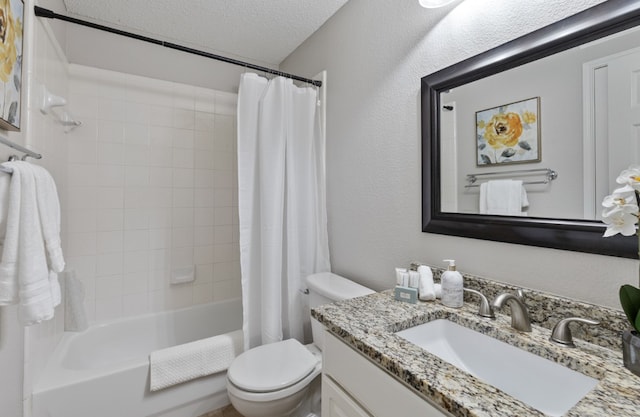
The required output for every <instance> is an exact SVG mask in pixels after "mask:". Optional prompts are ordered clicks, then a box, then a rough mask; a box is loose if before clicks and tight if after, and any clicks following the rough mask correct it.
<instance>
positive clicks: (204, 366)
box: [149, 330, 243, 391]
mask: <svg viewBox="0 0 640 417" xmlns="http://www.w3.org/2000/svg"><path fill="white" fill-rule="evenodd" d="M242 339H243V337H242V330H236V331H233V332H230V333H225V334H222V335H218V336H213V337H209V338H207V339H201V340H196V341H195V342H191V343H185V344H182V345H178V346H172V347H169V348H166V349H162V350H157V351H155V352H151V355H149V367H150V388H149V389H150V390H151V391H158V390H161V389H163V388H167V387H170V386H172V385H176V384H180V383H182V382H187V381H190V380H192V379H196V378H200V377H203V376H206V375H211V374H214V373H216V372H221V371H224V370H226V369H227V368H228V367H229V365H230V364H231V361H233V359H234V358H235V357H236V356H238V355H239V354H240V353H241V352H242V345H243V342H242Z"/></svg>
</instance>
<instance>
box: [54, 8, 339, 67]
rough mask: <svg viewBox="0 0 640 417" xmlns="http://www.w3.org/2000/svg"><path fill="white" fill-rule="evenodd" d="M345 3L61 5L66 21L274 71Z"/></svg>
mask: <svg viewBox="0 0 640 417" xmlns="http://www.w3.org/2000/svg"><path fill="white" fill-rule="evenodd" d="M346 2H347V0H320V1H318V0H271V1H267V0H189V1H175V0H64V4H65V6H66V8H67V12H68V13H69V15H73V16H74V17H79V18H83V17H84V18H87V17H88V18H90V19H93V20H95V21H98V22H100V23H102V24H104V25H107V26H113V27H118V28H120V29H124V30H127V29H129V30H131V31H133V32H136V33H142V34H145V35H147V36H151V37H155V38H159V39H162V40H166V41H171V42H174V43H180V44H184V45H187V46H192V47H193V46H199V47H202V48H203V49H206V50H208V51H215V52H217V53H220V54H227V55H233V56H235V57H242V58H248V59H251V60H254V61H261V62H263V63H268V64H273V65H278V64H280V62H282V61H283V60H284V59H285V58H286V57H287V56H288V55H289V54H290V53H291V52H293V51H294V50H295V49H296V48H297V47H298V46H299V45H300V44H301V43H302V42H304V41H305V40H306V39H307V38H308V37H309V36H310V35H311V34H312V33H313V32H315V31H316V30H317V29H318V28H319V27H320V26H322V24H323V23H324V22H325V21H326V20H327V19H329V18H330V17H331V16H332V15H333V14H334V13H335V12H336V11H337V10H338V9H339V8H340V7H342V5H344V4H345V3H346Z"/></svg>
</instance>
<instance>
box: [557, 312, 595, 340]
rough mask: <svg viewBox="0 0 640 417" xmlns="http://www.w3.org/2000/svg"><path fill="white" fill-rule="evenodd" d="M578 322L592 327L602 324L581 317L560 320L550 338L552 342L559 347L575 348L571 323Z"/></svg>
mask: <svg viewBox="0 0 640 417" xmlns="http://www.w3.org/2000/svg"><path fill="white" fill-rule="evenodd" d="M574 321H577V322H578V323H585V324H591V325H594V326H595V325H598V324H600V322H599V321H596V320H589V319H583V318H581V317H569V318H566V319H562V320H560V321H559V322H558V323H556V325H555V326H553V331H552V332H551V337H550V338H549V339H550V340H551V341H552V342H554V343H557V344H559V345H563V346H568V347H575V346H576V345H575V343H573V337H572V336H571V329H569V323H572V322H574Z"/></svg>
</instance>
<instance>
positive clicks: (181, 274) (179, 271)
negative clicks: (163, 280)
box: [169, 265, 196, 285]
mask: <svg viewBox="0 0 640 417" xmlns="http://www.w3.org/2000/svg"><path fill="white" fill-rule="evenodd" d="M195 280H196V267H195V265H191V266H186V267H183V268H175V269H173V270H172V271H171V280H170V281H169V283H170V284H171V285H177V284H186V283H188V282H193V281H195Z"/></svg>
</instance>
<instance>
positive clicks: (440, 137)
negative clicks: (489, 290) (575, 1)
mask: <svg viewBox="0 0 640 417" xmlns="http://www.w3.org/2000/svg"><path fill="white" fill-rule="evenodd" d="M639 28H640V2H635V1H634V2H630V1H627V0H609V1H606V2H604V3H601V4H599V5H597V6H595V7H592V8H590V9H587V10H585V11H583V12H581V13H578V14H576V15H574V16H571V17H569V18H566V19H564V20H561V21H558V22H556V23H554V24H552V25H550V26H547V27H544V28H542V29H539V30H537V31H535V32H532V33H530V34H528V35H525V36H523V37H521V38H518V39H515V40H513V41H510V42H508V43H506V44H504V45H501V46H499V47H496V48H494V49H491V50H489V51H487V52H484V53H482V54H480V55H477V56H474V57H472V58H469V59H466V60H464V61H462V62H459V63H457V64H455V65H452V66H450V67H448V68H445V69H443V70H440V71H438V72H436V73H433V74H430V75H427V76H425V77H423V78H422V80H421V89H422V221H423V224H422V230H423V231H424V232H428V233H437V234H445V235H453V236H461V237H468V238H476V239H485V240H493V241H500V242H508V243H516V244H523V245H531V246H540V247H548V248H556V249H565V250H573V251H580V252H587V253H597V254H602V255H611V256H619V257H626V258H637V257H638V239H637V238H634V237H624V236H621V235H617V236H613V237H608V238H604V237H603V236H602V235H603V233H604V230H605V227H604V225H603V223H602V222H601V220H600V219H599V213H600V211H601V209H600V202H601V201H602V197H603V196H604V195H606V194H610V192H611V191H612V190H613V187H614V186H615V177H616V176H617V173H619V172H620V171H621V170H620V169H619V167H620V166H623V167H624V168H626V167H627V166H628V165H629V164H630V163H640V150H637V149H636V147H637V148H638V149H640V129H638V133H637V136H635V131H634V130H633V128H632V127H630V126H629V127H628V129H627V126H626V125H623V126H625V128H624V129H622V130H618V131H616V130H613V128H614V127H616V126H620V125H622V124H621V123H620V121H619V120H618V119H616V118H615V117H617V116H616V115H617V114H619V113H620V111H619V110H618V108H612V107H611V103H614V104H617V103H627V102H629V101H634V100H635V96H634V94H636V93H637V95H638V100H637V101H638V103H639V108H640V75H639V76H638V79H637V82H636V80H635V78H633V76H629V77H621V76H620V75H619V73H617V72H615V71H614V70H613V69H614V65H613V64H610V62H612V61H611V60H612V59H618V58H620V57H624V58H626V57H627V56H629V55H630V54H637V57H638V58H637V59H636V57H635V55H634V57H633V58H632V59H631V61H633V64H634V65H635V63H636V62H638V63H639V65H638V71H636V72H637V73H638V74H640V30H639ZM627 61H629V60H627ZM625 62H626V61H625ZM615 68H617V67H615ZM634 71H635V70H632V71H630V74H635V73H636V72H634ZM562 75H565V76H566V77H567V78H566V79H565V78H562ZM623 78H624V79H626V78H629V83H630V84H628V85H623V86H622V87H620V86H618V85H617V84H616V86H613V84H612V83H613V82H614V81H616V80H620V79H623ZM607 79H611V80H613V81H610V82H609V84H608V81H607ZM610 84H611V85H610ZM564 87H568V88H569V89H568V90H562V88H564ZM616 89H618V90H621V91H622V92H623V93H624V94H627V95H630V96H632V97H631V98H632V99H631V100H629V99H627V98H624V99H620V100H618V98H617V96H613V95H612V94H613V93H612V91H616ZM518 112H519V114H520V117H521V119H522V120H524V121H523V122H522V123H521V125H519V126H518V127H517V129H516V131H517V133H518V135H520V136H521V137H523V138H525V137H526V140H523V139H520V140H519V141H515V142H514V143H510V144H508V145H509V146H508V149H505V150H503V149H500V152H497V151H496V150H495V149H492V146H493V144H494V142H493V141H494V140H495V138H492V137H485V136H484V135H483V130H482V129H484V128H485V125H487V124H489V123H494V119H495V117H494V116H495V115H496V114H498V115H502V116H504V115H505V114H507V115H508V114H511V113H518ZM490 120H491V122H490ZM505 120H506V119H504V120H502V122H501V123H504V126H502V125H500V126H499V127H498V128H497V131H498V132H500V129H509V128H510V127H509V126H510V125H509V122H508V121H505ZM496 123H498V122H496ZM518 123H520V122H518ZM625 123H626V122H625ZM603 126H604V127H603ZM634 126H640V123H639V124H636V125H634ZM625 129H626V130H625ZM616 132H622V134H618V133H616ZM627 133H628V134H627ZM525 134H526V135H525ZM503 145H504V144H503ZM616 154H618V156H619V157H618V159H615V155H616ZM612 155H613V156H612ZM550 172H553V174H550ZM537 175H542V177H540V176H538V177H536V176H537ZM552 177H553V178H552ZM505 178H507V179H516V180H519V181H522V183H523V184H531V185H526V186H523V190H525V191H523V196H526V197H525V198H524V201H525V202H526V203H527V204H526V206H525V205H524V203H523V207H524V208H523V212H522V213H513V212H507V213H500V214H495V213H493V212H487V211H486V210H483V204H482V203H483V202H484V203H485V205H486V199H487V197H486V194H482V195H481V193H485V192H486V190H487V189H488V188H490V187H491V186H495V185H491V186H487V187H483V186H481V184H480V183H482V182H490V180H493V179H495V180H498V179H505ZM495 183H496V184H497V183H498V181H496V182H495ZM519 184H520V182H518V185H519ZM480 189H482V190H480ZM524 209H527V210H526V211H524Z"/></svg>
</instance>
